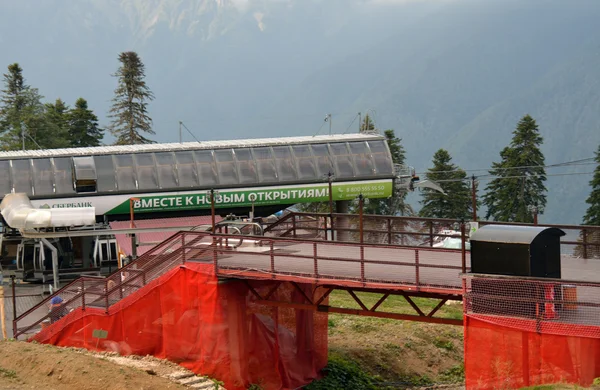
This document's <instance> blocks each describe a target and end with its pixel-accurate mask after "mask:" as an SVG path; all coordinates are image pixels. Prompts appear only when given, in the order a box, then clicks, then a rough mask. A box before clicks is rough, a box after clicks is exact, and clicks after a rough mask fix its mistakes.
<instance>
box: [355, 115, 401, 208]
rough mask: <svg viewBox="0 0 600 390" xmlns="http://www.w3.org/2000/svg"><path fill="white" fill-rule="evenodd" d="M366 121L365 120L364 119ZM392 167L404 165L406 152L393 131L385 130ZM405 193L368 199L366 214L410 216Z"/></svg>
mask: <svg viewBox="0 0 600 390" xmlns="http://www.w3.org/2000/svg"><path fill="white" fill-rule="evenodd" d="M365 119H367V118H365ZM383 134H384V136H385V140H386V142H387V145H388V148H389V149H390V154H391V155H392V162H393V163H394V165H404V164H405V162H406V161H405V160H406V152H405V150H404V147H403V146H402V139H400V138H398V137H396V134H395V132H394V130H391V129H389V130H385V131H384V132H383ZM407 194H408V193H407V192H406V191H394V194H393V196H392V197H391V198H389V199H369V200H368V202H367V204H366V205H365V209H364V210H365V213H366V214H379V215H393V216H396V215H398V214H400V215H409V214H412V212H413V211H412V208H411V207H410V205H408V204H407V203H406V195H407Z"/></svg>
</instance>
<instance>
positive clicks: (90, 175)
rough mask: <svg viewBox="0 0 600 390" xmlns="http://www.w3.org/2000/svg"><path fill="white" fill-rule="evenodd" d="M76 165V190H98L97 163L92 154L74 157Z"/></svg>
mask: <svg viewBox="0 0 600 390" xmlns="http://www.w3.org/2000/svg"><path fill="white" fill-rule="evenodd" d="M73 166H74V167H75V190H76V191H77V192H96V180H97V177H96V165H95V164H94V158H93V157H90V156H85V157H73Z"/></svg>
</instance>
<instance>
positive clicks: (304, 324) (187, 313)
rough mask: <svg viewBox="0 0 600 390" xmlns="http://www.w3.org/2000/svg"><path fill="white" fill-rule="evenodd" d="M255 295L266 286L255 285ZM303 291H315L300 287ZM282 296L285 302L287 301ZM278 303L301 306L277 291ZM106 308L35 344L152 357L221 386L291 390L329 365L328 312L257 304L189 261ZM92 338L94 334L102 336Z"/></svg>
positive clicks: (239, 287)
mask: <svg viewBox="0 0 600 390" xmlns="http://www.w3.org/2000/svg"><path fill="white" fill-rule="evenodd" d="M253 287H254V288H255V289H256V290H258V291H259V292H260V291H262V292H264V293H265V294H266V291H269V290H271V288H272V283H271V282H265V281H262V282H253ZM302 288H303V289H306V292H307V293H309V294H310V293H311V292H312V289H313V286H311V285H303V286H302ZM283 294H287V295H288V296H286V297H284V296H283ZM274 298H276V299H282V300H283V299H286V298H287V299H292V300H296V299H297V300H298V301H300V300H301V299H302V297H301V293H300V292H298V291H297V290H293V289H292V288H289V289H287V290H286V289H285V288H284V287H283V286H281V287H280V288H279V289H277V290H276V292H275V293H274ZM109 313H110V314H106V312H105V310H104V309H97V308H93V307H87V308H86V309H85V310H82V308H77V309H75V310H73V311H72V312H70V313H69V314H68V315H66V316H65V317H63V318H61V319H60V320H59V321H58V322H56V323H54V324H52V325H50V326H49V327H47V328H45V329H43V330H42V331H41V332H40V333H38V334H37V335H35V336H34V337H33V338H32V339H33V340H36V341H38V342H42V343H49V344H54V345H59V346H72V347H83V348H87V349H90V350H101V351H115V352H118V353H120V354H122V355H129V354H135V355H154V356H156V357H159V358H166V359H169V360H171V361H174V362H177V363H179V364H181V365H182V366H184V367H186V368H189V369H191V370H192V371H194V372H196V373H199V374H203V375H208V376H211V377H213V378H216V379H219V380H222V381H223V382H225V386H226V388H227V389H229V390H234V389H245V388H247V387H248V386H249V385H251V384H258V385H260V386H261V387H262V388H264V389H295V388H298V387H300V386H302V385H304V384H307V383H308V382H310V381H311V380H313V379H315V378H316V377H317V376H318V374H319V371H320V370H321V369H322V368H323V367H324V366H325V364H326V363H327V314H325V313H313V312H309V311H304V310H295V309H282V308H270V307H266V306H261V305H258V304H256V303H254V296H253V294H251V293H250V292H249V289H248V287H247V285H246V284H244V283H243V282H241V281H235V280H229V281H219V280H218V279H217V277H216V276H215V275H214V273H213V266H212V265H209V264H199V263H186V264H185V266H180V267H178V268H175V269H173V270H171V271H169V272H168V273H166V274H165V275H163V276H161V277H159V278H157V279H155V280H153V281H152V282H150V283H149V284H148V285H147V286H145V287H144V288H142V289H140V290H138V291H136V292H135V293H133V294H131V295H129V296H128V297H126V298H124V299H122V300H121V301H118V302H116V303H115V304H114V305H112V306H111V307H110V311H109ZM98 330H104V331H106V332H107V333H106V334H105V336H106V338H97V337H95V336H101V337H102V336H104V335H103V334H102V333H103V332H97V331H98Z"/></svg>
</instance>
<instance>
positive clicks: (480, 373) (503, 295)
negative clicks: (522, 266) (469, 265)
mask: <svg viewBox="0 0 600 390" xmlns="http://www.w3.org/2000/svg"><path fill="white" fill-rule="evenodd" d="M599 293H600V284H598V283H590V282H563V281H562V280H553V279H550V280H544V279H532V278H526V279H519V278H514V277H501V276H490V275H488V276H468V277H466V278H465V285H464V296H463V299H464V304H465V306H464V307H465V321H464V324H465V328H464V331H465V334H464V336H465V352H464V355H465V376H466V384H467V389H469V390H470V389H496V388H502V389H518V388H521V387H525V386H535V385H542V384H555V383H574V384H579V385H582V386H589V385H591V384H592V382H593V381H594V379H595V378H596V377H600V294H599Z"/></svg>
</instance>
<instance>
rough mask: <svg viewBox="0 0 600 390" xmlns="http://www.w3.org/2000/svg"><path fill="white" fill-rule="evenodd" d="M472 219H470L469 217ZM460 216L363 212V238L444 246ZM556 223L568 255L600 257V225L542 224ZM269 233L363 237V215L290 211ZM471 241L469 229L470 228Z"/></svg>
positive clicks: (455, 233)
mask: <svg viewBox="0 0 600 390" xmlns="http://www.w3.org/2000/svg"><path fill="white" fill-rule="evenodd" d="M466 222H470V221H466ZM477 223H478V224H479V226H485V225H500V224H501V225H514V226H534V225H532V224H525V223H511V222H494V221H477ZM460 224H461V221H460V220H456V219H439V218H419V217H393V216H384V215H364V216H363V230H362V232H363V242H365V243H372V244H388V245H408V246H419V247H421V246H429V247H436V246H441V241H443V240H444V239H445V238H448V237H449V238H454V239H460V238H461V235H460V233H459V232H460ZM537 226H542V227H555V228H559V229H562V230H564V231H565V232H566V233H567V234H566V236H564V237H562V238H561V244H562V252H563V254H565V255H571V256H574V257H579V258H584V259H593V258H600V226H583V225H564V224H563V225H557V224H538V225H537ZM265 233H268V234H270V235H275V236H281V237H294V238H295V237H307V236H310V237H314V238H320V239H323V240H331V239H332V236H333V239H334V240H335V241H342V242H359V241H360V238H359V237H360V219H359V216H358V215H355V214H339V213H334V214H329V213H298V212H293V213H289V214H287V215H286V216H285V217H283V218H282V219H281V220H279V221H278V222H276V223H274V224H272V225H270V226H269V227H268V228H266V229H265ZM466 239H467V241H468V230H467V238H466Z"/></svg>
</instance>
